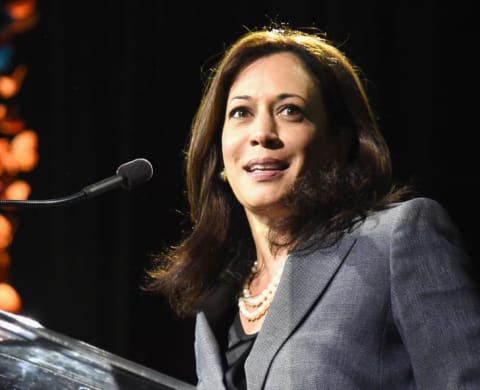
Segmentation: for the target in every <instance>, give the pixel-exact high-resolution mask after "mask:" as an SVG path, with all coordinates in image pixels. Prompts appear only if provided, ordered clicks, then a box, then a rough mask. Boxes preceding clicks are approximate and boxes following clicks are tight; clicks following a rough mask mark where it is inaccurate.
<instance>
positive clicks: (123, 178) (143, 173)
mask: <svg viewBox="0 0 480 390" xmlns="http://www.w3.org/2000/svg"><path fill="white" fill-rule="evenodd" d="M152 175H153V168H152V164H150V162H149V161H148V160H146V159H144V158H137V159H135V160H132V161H129V162H126V163H124V164H122V165H120V166H119V167H118V168H117V171H116V174H115V175H113V176H110V177H107V178H106V179H103V180H100V181H98V182H96V183H94V184H90V185H88V186H86V187H84V188H83V189H82V190H80V191H79V192H77V193H74V194H72V195H68V196H64V197H61V198H54V199H45V200H32V199H26V200H13V199H0V207H5V206H17V207H18V206H19V207H32V208H34V207H54V206H60V205H66V204H72V203H76V202H79V201H81V200H84V199H91V198H94V197H96V196H98V195H100V194H103V193H104V192H106V191H110V190H114V189H116V188H119V187H122V188H125V189H127V190H131V189H132V188H134V187H136V186H138V185H140V184H142V183H145V182H146V181H148V180H150V179H151V177H152Z"/></svg>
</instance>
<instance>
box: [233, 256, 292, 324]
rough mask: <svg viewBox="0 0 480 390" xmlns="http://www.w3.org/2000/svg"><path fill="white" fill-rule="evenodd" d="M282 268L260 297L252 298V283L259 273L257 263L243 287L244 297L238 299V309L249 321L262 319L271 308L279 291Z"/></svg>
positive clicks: (254, 264)
mask: <svg viewBox="0 0 480 390" xmlns="http://www.w3.org/2000/svg"><path fill="white" fill-rule="evenodd" d="M284 265H285V263H284V264H283V265H282V267H280V269H279V270H278V272H277V274H276V275H275V276H274V277H273V278H272V280H271V281H270V283H269V284H268V286H267V287H266V288H265V289H264V290H263V291H262V292H261V293H260V294H258V295H255V296H252V295H251V293H250V283H251V282H252V279H253V276H254V275H255V274H256V273H257V271H258V262H257V261H255V262H254V263H253V266H252V271H251V274H250V277H249V278H248V280H247V281H246V282H245V285H244V286H243V290H242V295H241V296H240V297H239V298H238V308H239V310H240V313H241V314H242V315H243V316H244V317H245V318H246V319H247V320H248V321H249V322H254V321H257V320H259V319H260V318H262V317H263V316H264V315H265V314H266V313H267V311H268V309H269V308H270V305H271V303H272V301H273V297H274V295H275V292H276V291H277V287H278V284H279V283H280V277H281V276H282V271H283V266H284Z"/></svg>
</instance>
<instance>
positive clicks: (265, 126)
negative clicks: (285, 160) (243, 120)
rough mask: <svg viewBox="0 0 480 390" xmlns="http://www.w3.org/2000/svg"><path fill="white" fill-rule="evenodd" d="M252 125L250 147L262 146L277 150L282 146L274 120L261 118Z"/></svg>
mask: <svg viewBox="0 0 480 390" xmlns="http://www.w3.org/2000/svg"><path fill="white" fill-rule="evenodd" d="M252 125H253V129H252V133H251V136H250V145H252V146H256V145H261V146H263V147H265V148H275V147H278V146H279V145H281V142H280V137H279V135H278V131H277V126H276V124H275V121H274V120H273V119H272V118H269V117H267V118H259V120H257V121H255V122H254V123H253V124H252Z"/></svg>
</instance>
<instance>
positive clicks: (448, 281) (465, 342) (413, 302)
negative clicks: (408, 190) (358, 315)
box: [390, 198, 480, 390]
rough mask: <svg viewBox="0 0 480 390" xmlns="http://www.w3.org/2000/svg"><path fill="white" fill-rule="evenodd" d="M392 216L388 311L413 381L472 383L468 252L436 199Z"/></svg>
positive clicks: (473, 291)
mask: <svg viewBox="0 0 480 390" xmlns="http://www.w3.org/2000/svg"><path fill="white" fill-rule="evenodd" d="M397 210H398V213H397V215H396V218H395V221H394V223H393V224H392V232H391V233H392V234H391V241H390V268H391V270H390V271H391V294H392V312H393V315H394V320H395V322H396V324H397V326H398V329H399V331H400V334H401V337H402V338H403V341H404V343H405V345H406V348H407V350H408V353H409V356H410V359H411V362H412V366H413V371H414V377H415V382H416V384H417V386H418V388H419V389H428V390H430V389H452V390H460V389H480V299H479V289H478V286H477V285H476V281H475V280H476V278H475V277H474V276H473V270H474V269H475V267H472V265H473V263H472V259H471V258H470V257H469V254H468V253H467V252H466V250H465V247H464V246H463V245H462V238H461V235H460V232H459V230H458V229H457V227H456V226H455V225H454V224H453V223H452V220H451V219H450V217H449V215H448V214H447V212H446V210H445V209H444V208H443V207H442V206H441V205H440V204H439V203H437V202H436V201H433V200H431V199H426V198H419V199H415V200H412V201H409V202H406V203H405V204H403V205H402V206H400V207H399V208H398V209H397Z"/></svg>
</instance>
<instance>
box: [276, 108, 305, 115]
mask: <svg viewBox="0 0 480 390" xmlns="http://www.w3.org/2000/svg"><path fill="white" fill-rule="evenodd" d="M280 114H281V115H286V116H299V115H302V114H303V111H302V109H301V108H300V107H298V106H295V105H288V106H285V107H282V109H281V110H280Z"/></svg>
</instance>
